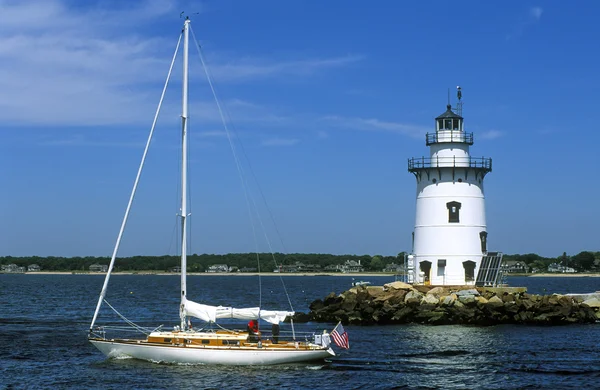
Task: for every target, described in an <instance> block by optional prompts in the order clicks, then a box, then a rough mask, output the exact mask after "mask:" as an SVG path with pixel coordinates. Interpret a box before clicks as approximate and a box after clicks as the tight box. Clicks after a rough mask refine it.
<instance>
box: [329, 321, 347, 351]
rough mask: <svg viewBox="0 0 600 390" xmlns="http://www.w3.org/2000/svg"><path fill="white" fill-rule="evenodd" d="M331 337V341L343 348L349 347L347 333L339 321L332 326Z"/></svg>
mask: <svg viewBox="0 0 600 390" xmlns="http://www.w3.org/2000/svg"><path fill="white" fill-rule="evenodd" d="M331 338H332V339H333V342H334V343H336V344H337V346H338V347H340V348H344V349H349V348H350V342H349V341H348V333H346V331H345V330H344V327H343V326H342V322H341V321H340V322H338V324H337V325H336V326H335V328H333V330H332V331H331Z"/></svg>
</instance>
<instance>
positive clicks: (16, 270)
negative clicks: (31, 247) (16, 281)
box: [2, 264, 25, 274]
mask: <svg viewBox="0 0 600 390" xmlns="http://www.w3.org/2000/svg"><path fill="white" fill-rule="evenodd" d="M2 272H6V273H13V274H20V273H24V272H25V267H19V266H18V265H16V264H6V265H3V266H2Z"/></svg>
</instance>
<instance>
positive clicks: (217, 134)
mask: <svg viewBox="0 0 600 390" xmlns="http://www.w3.org/2000/svg"><path fill="white" fill-rule="evenodd" d="M198 137H200V138H226V137H227V132H226V131H225V130H213V131H201V132H200V133H198Z"/></svg>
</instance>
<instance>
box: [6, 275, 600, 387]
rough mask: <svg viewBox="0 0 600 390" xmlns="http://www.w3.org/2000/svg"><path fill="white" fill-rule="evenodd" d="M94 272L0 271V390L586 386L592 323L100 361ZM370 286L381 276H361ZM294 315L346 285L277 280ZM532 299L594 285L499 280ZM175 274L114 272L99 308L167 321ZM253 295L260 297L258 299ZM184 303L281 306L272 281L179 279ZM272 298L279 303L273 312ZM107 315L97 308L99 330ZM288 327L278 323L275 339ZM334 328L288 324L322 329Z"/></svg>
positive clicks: (447, 329)
mask: <svg viewBox="0 0 600 390" xmlns="http://www.w3.org/2000/svg"><path fill="white" fill-rule="evenodd" d="M103 279H104V278H103V276H102V275H0V389H22V388H31V389H40V388H41V389H46V388H48V389H71V388H74V389H165V388H175V389H192V388H193V389H222V388H228V389H229V388H232V389H241V388H243V389H255V388H289V389H302V388H306V389H363V388H368V389H391V388H400V389H404V388H406V389H521V388H531V389H535V388H540V389H563V388H565V389H567V388H572V389H593V388H600V343H599V340H600V324H592V325H569V326H559V327H533V326H518V325H502V326H492V327H474V326H461V325H453V326H424V325H400V326H368V327H361V326H352V325H348V326H346V327H345V328H346V330H347V331H348V334H349V337H350V345H351V348H350V350H339V349H337V350H336V352H337V353H338V356H337V357H335V358H332V359H331V361H328V362H325V363H323V364H299V365H284V366H270V367H221V366H199V365H196V366H189V365H187V366H186V365H169V364H153V363H149V362H144V361H137V360H133V359H107V358H105V357H104V355H102V354H101V353H100V352H99V351H97V350H96V349H95V348H94V347H93V346H92V345H91V344H89V343H88V342H87V338H86V337H87V329H88V327H89V323H90V321H91V317H92V315H93V312H94V308H95V305H96V302H97V299H98V294H99V292H100V289H101V287H102V283H103ZM364 279H366V280H370V281H371V282H372V283H373V284H383V283H387V282H390V281H393V278H392V277H369V278H364ZM283 280H284V282H285V286H286V288H287V290H288V292H289V295H290V300H291V302H292V304H293V306H294V309H295V310H297V311H304V312H306V311H308V305H309V303H310V302H312V301H313V300H314V299H318V298H323V297H325V296H326V295H327V294H328V293H329V292H331V291H334V292H336V293H340V292H342V291H344V290H347V289H348V288H349V287H350V284H351V278H350V277H341V276H336V277H329V276H298V277H296V276H286V277H283ZM509 284H511V285H513V286H526V287H528V289H529V292H531V293H554V292H556V293H587V292H592V291H596V290H600V278H591V277H583V278H569V277H557V278H532V277H529V278H527V277H513V278H509ZM178 291H179V277H178V276H175V275H172V276H152V275H139V276H137V275H114V276H113V277H112V278H111V283H110V286H109V293H108V294H107V300H108V301H109V302H110V303H111V305H113V306H114V307H115V308H116V309H118V310H119V311H120V312H121V313H122V314H124V315H125V316H127V317H128V318H130V319H132V320H135V321H136V322H139V323H141V324H147V325H159V324H165V325H166V326H169V327H170V326H173V325H176V324H177V322H178V297H179V294H178ZM261 291H262V294H259V292H261ZM188 294H189V298H190V299H192V300H196V301H203V302H207V303H211V304H217V305H218V304H222V305H234V306H235V305H239V306H246V305H250V306H256V305H257V304H258V299H259V298H258V297H259V295H262V297H263V298H262V299H263V301H262V306H263V307H264V308H267V309H287V306H285V302H286V301H287V299H286V294H285V292H283V289H282V282H281V278H279V277H277V276H268V277H263V278H261V285H260V287H259V283H258V278H257V277H255V276H190V277H189V279H188ZM277 302H280V303H279V304H277ZM115 320H116V317H115V315H114V314H112V312H111V311H110V310H109V309H108V308H107V307H106V306H104V307H103V310H102V311H101V315H100V318H99V321H98V323H99V324H101V323H103V322H107V321H108V322H114V321H115ZM286 326H287V325H282V331H284V330H286V329H285V327H286ZM333 326H335V324H317V323H309V324H298V325H297V330H300V331H302V330H317V331H320V330H322V329H325V328H326V329H328V330H331V329H332V328H333Z"/></svg>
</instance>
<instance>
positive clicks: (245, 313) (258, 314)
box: [184, 300, 294, 324]
mask: <svg viewBox="0 0 600 390" xmlns="http://www.w3.org/2000/svg"><path fill="white" fill-rule="evenodd" d="M184 312H185V315H186V316H192V317H196V318H199V319H201V320H202V321H206V322H217V319H219V318H235V319H238V320H256V319H259V318H261V319H263V320H265V321H267V322H270V323H271V324H279V323H280V322H281V321H283V320H284V319H285V317H288V316H290V317H291V316H293V315H294V312H293V311H276V310H261V309H260V308H259V307H248V308H242V309H236V308H234V307H226V306H210V305H204V304H201V303H196V302H193V301H189V300H186V301H185V307H184Z"/></svg>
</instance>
